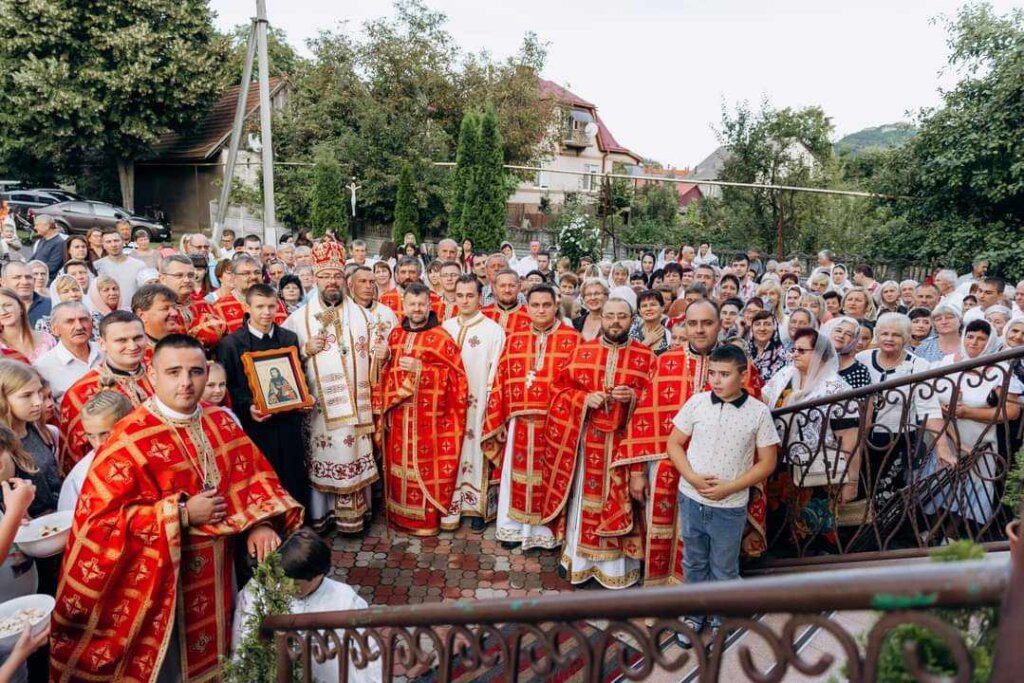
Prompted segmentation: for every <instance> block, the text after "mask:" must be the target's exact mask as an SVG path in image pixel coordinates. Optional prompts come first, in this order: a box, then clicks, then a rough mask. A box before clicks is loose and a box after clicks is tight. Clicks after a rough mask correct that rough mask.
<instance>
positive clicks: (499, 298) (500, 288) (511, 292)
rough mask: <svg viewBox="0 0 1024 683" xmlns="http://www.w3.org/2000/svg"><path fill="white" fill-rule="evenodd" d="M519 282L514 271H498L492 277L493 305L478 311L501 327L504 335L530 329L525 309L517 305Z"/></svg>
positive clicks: (519, 304) (517, 274) (528, 317)
mask: <svg viewBox="0 0 1024 683" xmlns="http://www.w3.org/2000/svg"><path fill="white" fill-rule="evenodd" d="M519 282H520V281H519V273H517V272H516V271H514V270H511V269H505V270H502V271H499V272H498V273H497V274H496V275H495V276H494V303H493V304H489V305H487V306H484V307H483V308H481V309H480V312H481V313H483V314H484V315H486V316H487V317H488V318H490V319H491V320H493V321H494V322H496V323H498V324H499V325H501V326H502V327H503V328H504V329H505V334H506V335H511V334H512V333H513V332H521V331H523V330H528V329H530V316H529V314H528V313H527V311H526V307H525V306H523V305H522V304H521V303H519V289H520V284H519Z"/></svg>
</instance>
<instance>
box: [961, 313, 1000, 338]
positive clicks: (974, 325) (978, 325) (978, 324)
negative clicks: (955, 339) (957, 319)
mask: <svg viewBox="0 0 1024 683" xmlns="http://www.w3.org/2000/svg"><path fill="white" fill-rule="evenodd" d="M969 332H984V333H985V334H987V335H988V336H990V337H991V336H992V335H993V334H995V329H994V328H993V327H992V323H990V322H989V321H987V320H982V319H981V318H978V319H977V320H972V321H971V322H969V323H967V327H965V328H964V334H965V335H966V334H967V333H969Z"/></svg>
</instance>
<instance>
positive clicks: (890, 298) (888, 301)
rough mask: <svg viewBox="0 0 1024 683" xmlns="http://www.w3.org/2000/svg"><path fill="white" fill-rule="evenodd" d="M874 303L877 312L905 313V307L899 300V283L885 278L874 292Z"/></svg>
mask: <svg viewBox="0 0 1024 683" xmlns="http://www.w3.org/2000/svg"><path fill="white" fill-rule="evenodd" d="M875 305H876V307H877V308H878V312H879V313H906V312H907V310H908V309H907V307H906V306H904V305H903V302H902V301H900V284H899V283H898V282H896V281H895V280H886V281H885V282H883V283H882V286H881V287H879V288H878V290H877V291H876V292H875Z"/></svg>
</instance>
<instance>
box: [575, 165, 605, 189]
mask: <svg viewBox="0 0 1024 683" xmlns="http://www.w3.org/2000/svg"><path fill="white" fill-rule="evenodd" d="M583 170H584V172H586V174H587V175H585V176H582V177H581V178H580V185H581V187H582V189H583V191H584V192H590V191H591V190H596V189H597V188H598V187H599V186H600V185H601V183H600V181H599V180H598V179H597V174H598V173H600V172H601V167H600V166H598V165H597V164H583Z"/></svg>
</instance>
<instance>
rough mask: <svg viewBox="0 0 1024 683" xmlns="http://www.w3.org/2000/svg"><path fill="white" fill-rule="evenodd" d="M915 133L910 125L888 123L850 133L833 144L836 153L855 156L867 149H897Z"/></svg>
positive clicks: (915, 130) (915, 129) (914, 129)
mask: <svg viewBox="0 0 1024 683" xmlns="http://www.w3.org/2000/svg"><path fill="white" fill-rule="evenodd" d="M916 133H917V128H915V127H914V126H913V125H912V124H910V123H888V124H885V125H882V126H875V127H874V128H865V129H864V130H859V131H857V132H856V133H851V134H849V135H847V136H846V137H844V138H842V139H840V140H839V141H838V142H836V144H835V149H836V152H839V153H842V152H847V153H849V154H857V153H858V152H860V151H861V150H864V149H867V148H869V147H899V146H900V145H902V144H903V143H904V142H906V141H907V140H908V139H910V138H911V137H913V136H914V135H915V134H916Z"/></svg>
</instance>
